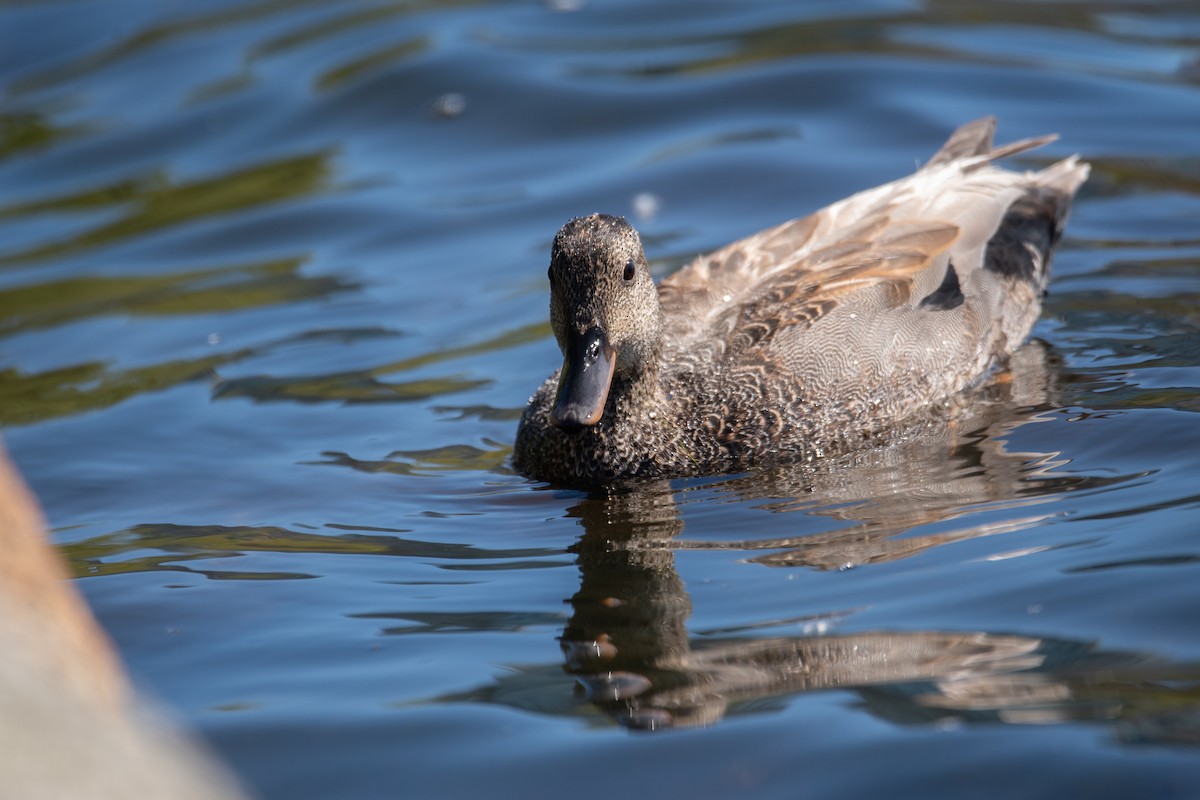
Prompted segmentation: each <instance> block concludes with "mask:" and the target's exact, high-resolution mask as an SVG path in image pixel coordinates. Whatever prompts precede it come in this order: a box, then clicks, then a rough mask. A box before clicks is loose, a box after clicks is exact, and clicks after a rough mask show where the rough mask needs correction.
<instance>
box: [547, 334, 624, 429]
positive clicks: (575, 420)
mask: <svg viewBox="0 0 1200 800" xmlns="http://www.w3.org/2000/svg"><path fill="white" fill-rule="evenodd" d="M616 361H617V351H616V350H614V349H612V348H611V347H609V346H608V339H607V338H606V337H605V336H604V331H602V330H601V329H600V328H599V327H596V326H593V327H591V328H588V329H587V331H585V332H584V333H583V334H582V335H579V334H575V333H572V334H571V335H570V340H569V341H568V342H567V353H566V358H565V359H564V360H563V368H562V375H561V376H560V377H559V379H558V398H557V400H556V401H555V403H554V410H553V411H552V412H550V422H552V423H553V424H554V426H555V427H557V428H560V429H562V430H564V431H566V432H567V433H578V432H579V431H580V430H582V429H583V428H584V427H585V426H586V427H590V426H592V425H595V424H596V423H597V422H599V421H600V417H601V416H603V414H604V404H605V402H607V400H608V388H609V387H610V386H611V385H612V376H613V365H614V364H615V363H616Z"/></svg>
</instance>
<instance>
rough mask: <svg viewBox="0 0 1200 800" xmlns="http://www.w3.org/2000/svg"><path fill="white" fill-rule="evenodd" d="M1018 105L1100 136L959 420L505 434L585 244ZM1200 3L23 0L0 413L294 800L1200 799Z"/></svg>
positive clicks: (228, 741)
mask: <svg viewBox="0 0 1200 800" xmlns="http://www.w3.org/2000/svg"><path fill="white" fill-rule="evenodd" d="M985 114H995V115H997V116H998V117H999V119H1000V138H1001V139H1002V140H1012V139H1017V138H1020V137H1024V136H1032V135H1037V134H1042V133H1046V132H1050V131H1055V132H1058V133H1060V134H1061V136H1062V138H1061V140H1060V141H1058V142H1057V143H1055V144H1053V145H1051V146H1049V147H1047V148H1045V149H1044V150H1041V151H1038V152H1036V153H1031V154H1029V155H1028V157H1025V158H1024V160H1020V159H1018V160H1017V161H1016V163H1015V164H1013V165H1010V166H1015V167H1018V168H1019V167H1026V168H1028V167H1032V166H1037V165H1040V164H1044V163H1048V162H1049V161H1050V160H1053V159H1057V158H1061V157H1065V156H1067V155H1069V154H1071V153H1080V154H1082V155H1083V156H1084V157H1085V158H1086V159H1087V160H1088V161H1090V162H1091V163H1092V164H1093V172H1092V179H1091V180H1090V182H1089V183H1088V184H1087V186H1085V187H1084V190H1083V192H1082V193H1081V195H1080V197H1079V200H1078V203H1077V205H1076V208H1075V212H1074V215H1073V218H1072V220H1071V223H1070V226H1069V228H1068V231H1067V237H1066V239H1065V240H1064V242H1063V244H1062V246H1061V248H1060V250H1059V253H1058V255H1057V258H1056V261H1055V266H1054V270H1055V276H1056V277H1055V280H1054V282H1053V284H1052V286H1051V293H1050V296H1049V297H1048V298H1047V303H1046V309H1045V312H1044V314H1043V318H1042V320H1041V321H1040V322H1039V324H1038V326H1037V328H1036V330H1035V337H1036V341H1035V342H1034V343H1033V344H1032V345H1031V346H1030V347H1028V348H1026V349H1025V350H1023V351H1022V353H1021V356H1020V358H1019V359H1018V360H1017V361H1016V362H1015V363H1014V365H1013V369H1012V372H1013V380H1012V381H1011V383H1010V384H1009V385H1007V386H1004V387H1000V388H998V389H997V390H996V392H995V393H994V396H988V397H986V398H983V399H981V400H980V402H979V406H978V408H977V409H976V416H975V417H974V418H973V420H972V423H971V424H970V425H969V426H966V427H964V428H963V429H959V430H954V431H944V432H941V433H937V432H935V433H933V434H930V435H929V436H928V437H923V438H916V439H906V440H901V441H896V442H894V443H890V444H888V445H887V446H884V447H881V448H879V449H878V450H875V451H871V452H869V453H863V454H855V455H851V456H847V457H843V458H837V459H828V460H827V461H825V462H823V463H819V464H817V465H814V466H811V467H804V468H796V469H793V470H780V471H774V472H772V473H769V474H749V475H737V476H717V477H711V478H704V479H688V480H683V481H675V482H671V483H663V484H659V485H654V486H648V487H645V488H644V489H643V490H642V491H640V492H637V493H634V494H633V495H624V496H620V497H612V498H606V497H603V496H592V497H589V496H587V495H586V494H584V493H581V492H575V491H566V490H557V489H553V488H549V487H546V486H544V485H540V484H536V483H531V482H529V481H527V480H525V479H524V478H522V477H520V476H518V475H516V474H514V473H512V472H511V470H510V469H509V468H508V465H507V464H508V461H507V460H508V456H509V452H510V445H511V442H512V438H513V434H514V432H515V428H516V419H517V417H518V416H519V414H520V410H521V408H522V407H523V405H524V402H525V400H526V399H527V398H528V396H529V394H530V393H531V392H532V391H533V389H534V388H535V387H536V386H537V385H538V384H539V383H540V382H541V381H542V380H543V379H544V378H545V376H546V375H547V374H549V373H550V372H551V371H552V370H553V368H554V366H555V364H556V360H557V359H558V358H559V356H558V354H557V350H556V348H555V345H554V342H553V339H552V337H551V335H550V332H549V326H548V322H547V286H546V282H545V278H544V275H545V265H546V263H547V260H548V251H549V242H550V240H551V238H552V237H553V235H554V232H555V231H556V230H557V228H558V227H559V226H560V225H561V224H562V223H563V222H564V221H565V220H567V219H568V218H570V217H572V216H575V215H578V214H584V213H590V212H593V211H605V212H609V213H620V214H625V215H627V216H629V217H630V219H631V220H632V221H633V222H634V223H635V224H636V225H637V226H638V228H639V229H640V230H641V232H642V237H643V241H644V242H645V243H646V248H647V254H648V256H649V258H650V259H651V263H652V266H653V268H654V270H655V271H656V274H659V275H662V274H666V273H668V272H670V271H671V270H672V269H674V268H676V267H677V266H678V265H680V264H682V263H685V262H686V261H688V260H689V259H690V258H692V257H693V256H695V255H696V254H698V253H702V252H705V251H707V250H710V249H713V248H715V247H717V246H719V245H722V244H724V243H726V242H728V241H730V240H733V239H735V238H738V237H740V236H744V235H747V234H749V233H752V232H754V231H757V230H759V229H761V228H763V227H766V226H768V225H771V224H775V223H778V222H781V221H783V220H786V219H788V218H791V217H795V216H799V215H801V214H804V213H807V212H809V211H812V210H814V209H816V208H818V207H820V206H821V205H824V204H825V203H828V202H832V201H834V200H836V199H839V198H841V197H843V196H845V195H848V194H850V193H852V192H854V191H857V190H859V189H862V188H866V187H869V186H873V185H876V184H879V183H882V182H884V181H887V180H891V179H894V178H897V177H899V176H901V175H904V174H906V173H908V172H909V171H911V170H912V169H913V167H914V166H915V165H917V164H919V163H921V162H922V161H923V160H925V159H926V158H928V157H929V155H930V154H932V152H933V151H934V150H935V149H936V148H937V147H938V145H939V144H940V143H941V141H942V140H943V139H944V137H945V136H946V135H947V134H948V133H949V132H950V130H952V129H953V128H954V127H956V126H957V125H959V124H961V123H963V122H965V121H967V120H970V119H973V118H975V117H979V116H982V115H985ZM1197 411H1200V10H1198V9H1197V8H1196V6H1195V4H1194V3H1188V2H1126V3H1122V2H1106V3H1072V2H1039V3H1026V2H1008V1H1005V2H1000V1H998V0H993V1H991V2H954V3H951V2H936V1H935V0H930V2H927V3H915V2H842V3H836V4H835V3H816V2H812V3H793V2H767V1H765V0H764V1H763V2H742V1H741V0H726V1H725V2H719V1H716V0H714V1H713V2H703V3H700V2H694V0H689V1H688V2H683V1H682V0H679V1H677V2H669V1H666V0H663V1H661V2H657V1H656V2H645V0H638V1H637V2H634V1H633V0H611V2H603V3H602V2H598V0H582V2H579V1H578V0H555V1H554V2H546V3H542V2H534V1H533V0H527V1H525V2H497V3H463V2H443V3H438V2H382V1H381V2H366V1H365V0H363V1H361V2H360V1H358V0H347V1H346V2H340V3H318V2H306V1H304V0H264V1H263V2H222V3H216V2H211V1H210V2H200V0H179V2H174V3H169V4H168V3H162V2H157V1H156V0H144V1H143V2H132V1H130V2H120V1H119V0H90V1H89V0H77V1H76V2H66V1H65V0H63V1H62V2H40V3H20V2H16V3H0V424H3V426H4V437H5V440H6V442H7V445H8V447H9V448H10V450H11V451H12V455H13V456H14V458H15V459H16V461H17V462H18V464H19V465H20V467H21V468H22V470H23V471H24V473H25V475H26V477H27V478H28V480H29V481H30V483H31V484H32V485H33V487H34V489H35V490H36V492H37V493H38V495H39V497H40V499H41V501H42V503H43V504H44V505H45V507H46V510H47V514H48V516H49V519H50V521H51V524H52V526H53V528H54V531H55V538H56V541H57V542H58V543H59V544H60V545H61V547H62V549H63V552H64V554H65V555H66V556H67V557H68V559H69V560H70V562H71V565H72V567H73V569H74V571H75V574H76V575H77V576H78V585H79V588H80V589H81V590H82V591H83V592H84V594H85V595H86V597H87V598H88V600H89V601H90V602H91V604H92V606H93V608H94V609H95V611H96V614H97V615H98V617H99V619H100V621H101V623H102V624H103V625H104V627H105V628H106V629H107V630H108V631H109V633H110V634H111V635H112V637H113V638H114V639H115V641H116V643H117V644H118V646H119V649H120V651H121V653H122V655H123V656H124V658H125V660H126V662H127V663H128V665H129V667H130V669H131V671H132V672H133V673H134V675H135V677H136V678H137V680H138V682H139V684H140V685H141V686H142V687H143V689H144V690H145V691H146V693H147V694H148V695H150V696H152V697H154V698H155V699H156V700H157V701H159V702H160V703H162V704H163V705H165V706H167V707H168V708H170V709H172V710H173V713H174V714H175V715H176V717H177V718H178V719H179V721H180V722H181V723H182V724H183V725H184V726H186V727H188V728H190V729H192V730H194V731H196V732H197V733H198V734H199V735H200V736H202V737H203V738H204V739H206V740H207V741H208V742H210V743H211V745H212V746H213V747H214V748H215V749H216V751H217V752H218V753H219V754H220V756H221V757H223V758H224V759H225V760H227V761H228V762H229V763H230V764H231V766H232V767H233V769H234V770H235V772H236V773H237V774H238V775H239V776H241V778H242V779H243V780H244V781H245V782H246V784H247V785H248V786H249V787H250V788H251V789H252V790H253V791H254V792H255V793H257V794H258V795H260V796H262V797H264V798H289V800H293V799H295V798H328V797H355V798H373V797H395V796H411V797H458V796H466V795H468V793H470V794H480V795H486V796H489V797H522V798H524V797H530V796H558V795H561V794H569V795H571V796H573V797H601V796H605V797H607V796H611V795H612V794H613V793H614V792H624V793H629V792H635V793H637V794H660V795H666V796H684V795H686V794H692V795H695V796H699V797H710V796H731V795H734V794H737V795H739V796H741V795H747V794H748V795H751V796H758V797H796V796H814V797H824V796H837V797H860V796H868V795H870V794H879V793H888V794H892V795H895V794H900V795H902V796H927V797H928V796H945V797H963V796H978V797H996V798H1000V797H1063V796H1079V797H1112V798H1125V797H1151V798H1158V797H1194V796H1196V795H1197V794H1200V753H1198V752H1197V749H1196V748H1197V745H1198V744H1200V635H1197V634H1198V632H1200V624H1198V622H1197V620H1200V542H1198V540H1197V530H1198V522H1200V480H1198V479H1197V475H1200V424H1198V423H1197V419H1198V418H1197V416H1196V413H1197Z"/></svg>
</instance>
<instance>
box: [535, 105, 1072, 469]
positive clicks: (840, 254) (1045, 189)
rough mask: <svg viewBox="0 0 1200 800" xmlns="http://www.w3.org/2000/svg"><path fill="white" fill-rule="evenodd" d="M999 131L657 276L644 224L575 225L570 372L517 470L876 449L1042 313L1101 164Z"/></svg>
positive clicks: (561, 249) (549, 399)
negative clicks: (1062, 243)
mask: <svg viewBox="0 0 1200 800" xmlns="http://www.w3.org/2000/svg"><path fill="white" fill-rule="evenodd" d="M994 129H995V120H994V119H991V118H987V119H982V120H977V121H975V122H972V123H969V124H967V125H964V126H963V127H962V128H960V129H959V130H958V131H956V132H955V133H954V134H953V135H952V136H951V137H950V139H949V140H948V141H947V142H946V144H945V145H944V146H943V147H942V149H941V150H939V151H938V152H937V153H936V154H935V155H934V157H933V158H932V159H931V160H930V162H929V163H928V164H926V165H925V166H924V167H922V168H921V169H919V170H918V171H917V172H915V173H914V174H912V175H910V176H908V177H906V178H903V179H901V180H898V181H895V182H892V183H888V184H885V185H883V186H880V187H877V188H875V189H870V190H867V191H864V192H860V193H859V194H856V195H853V196H851V197H849V198H847V199H845V200H842V201H840V202H838V203H835V204H833V205H831V206H828V207H826V208H824V209H822V210H820V211H818V212H816V213H814V214H812V215H810V216H807V217H802V218H800V219H796V220H792V221H790V222H786V223H784V224H782V225H779V226H776V227H774V228H769V229H767V230H764V231H761V232H760V233H757V234H755V235H753V236H750V237H747V238H745V239H742V240H740V241H737V242H735V243H733V244H730V245H728V246H726V247H724V248H722V249H720V250H718V251H716V252H714V253H712V254H710V255H707V256H701V257H700V258H698V259H696V260H695V261H694V262H692V263H691V264H689V265H688V266H686V267H684V268H683V269H681V270H679V271H678V272H676V273H674V274H673V275H670V276H668V277H667V278H665V279H663V281H662V282H661V284H659V285H658V286H655V285H654V282H653V280H652V279H651V277H650V272H649V268H648V265H647V263H646V258H645V255H644V253H643V252H642V247H641V243H640V240H639V239H638V236H637V232H636V231H634V229H633V228H632V227H631V226H630V225H629V224H628V223H627V222H626V221H625V220H624V219H622V218H619V217H612V216H607V215H602V214H595V215H592V216H590V217H582V218H578V219H574V220H571V221H570V222H568V223H567V224H566V225H564V226H563V228H562V229H561V230H560V231H559V233H558V235H557V236H556V237H555V242H554V246H553V250H552V253H551V264H550V270H549V275H550V282H551V304H550V311H551V314H550V316H551V323H552V327H553V328H554V333H555V338H556V339H557V340H558V343H559V346H560V348H561V349H562V351H563V355H564V361H563V367H562V368H561V369H560V370H559V371H558V372H557V373H555V374H554V375H552V376H551V377H550V379H549V380H547V381H546V383H545V384H543V385H542V386H541V387H540V388H539V389H538V390H537V391H536V392H535V393H534V395H533V396H532V397H531V398H530V401H529V405H528V406H527V408H526V410H525V413H524V415H523V417H522V419H521V422H520V425H519V427H518V431H517V438H516V443H515V445H514V453H513V463H514V466H515V467H516V468H517V469H518V470H519V471H521V472H522V473H524V474H526V475H528V476H529V477H532V478H536V479H540V480H545V481H548V482H551V483H556V484H560V485H568V486H596V485H604V484H608V483H611V482H614V481H618V480H621V479H624V478H636V477H674V476H683V475H702V474H716V473H722V472H729V471H735V470H742V469H746V468H748V467H751V466H753V465H755V464H760V463H764V462H779V461H789V460H798V459H808V458H813V457H815V456H819V455H822V454H825V453H830V452H837V451H844V450H847V449H852V448H854V447H860V446H863V445H864V444H865V443H869V442H870V441H871V440H872V439H874V438H877V437H878V436H879V435H880V434H881V433H882V432H885V431H888V430H891V429H894V428H896V427H897V426H899V425H901V424H902V423H903V422H904V421H905V420H910V419H912V418H913V417H914V416H915V415H918V414H919V413H920V412H921V411H922V410H927V409H930V408H932V407H936V406H938V405H940V404H945V403H946V402H947V401H948V400H949V399H951V398H953V397H954V396H955V395H958V394H959V393H961V392H963V391H964V390H966V389H969V388H971V387H972V386H974V385H977V384H978V383H980V382H981V381H983V380H984V379H985V378H986V377H987V376H988V374H989V373H990V372H991V371H992V370H993V369H994V368H995V367H996V366H997V365H999V364H1002V363H1003V362H1004V360H1005V359H1006V358H1007V357H1008V356H1009V355H1010V354H1011V353H1012V352H1013V351H1014V350H1015V349H1016V348H1017V347H1018V346H1019V345H1020V344H1021V343H1022V342H1023V341H1024V340H1025V338H1026V337H1027V336H1028V335H1029V331H1030V329H1031V328H1032V327H1033V324H1034V322H1035V321H1036V320H1037V318H1038V315H1039V313H1040V310H1041V298H1042V295H1043V294H1044V292H1045V288H1046V283H1047V280H1048V276H1049V263H1050V257H1051V251H1052V249H1053V247H1054V245H1055V244H1056V243H1057V241H1058V239H1059V237H1060V236H1061V234H1062V229H1063V226H1064V224H1065V222H1066V218H1067V214H1068V212H1069V209H1070V205H1071V201H1072V198H1073V197H1074V194H1075V192H1076V190H1077V189H1078V188H1079V186H1080V185H1081V184H1082V183H1083V182H1084V180H1086V178H1087V174H1088V165H1087V164H1085V163H1082V162H1080V161H1079V160H1078V159H1077V158H1076V157H1071V158H1068V159H1065V160H1063V161H1059V162H1057V163H1055V164H1053V165H1051V166H1049V167H1047V168H1045V169H1043V170H1041V171H1039V172H1024V173H1018V172H1012V171H1008V170H1003V169H1000V168H998V167H996V166H994V165H993V163H992V162H994V161H995V160H996V159H998V158H1001V157H1003V156H1006V155H1011V154H1013V153H1018V152H1022V151H1025V150H1028V149H1031V148H1034V147H1038V146H1041V145H1043V144H1046V143H1047V142H1049V141H1052V140H1053V138H1054V137H1041V138H1038V139H1028V140H1023V141H1020V142H1016V143H1014V144H1011V145H1007V146H1003V147H993V145H992V134H993V131H994Z"/></svg>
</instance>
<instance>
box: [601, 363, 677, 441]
mask: <svg viewBox="0 0 1200 800" xmlns="http://www.w3.org/2000/svg"><path fill="white" fill-rule="evenodd" d="M664 410H665V409H664V396H663V390H662V384H661V383H660V381H659V363H658V358H653V359H648V363H647V364H645V365H644V366H643V367H642V368H641V369H639V370H637V371H636V372H632V373H626V374H619V375H616V376H615V377H614V378H613V384H612V388H611V389H610V390H609V397H608V404H607V408H606V409H605V412H604V418H605V419H606V420H608V421H609V424H610V425H611V428H612V430H613V431H614V432H616V433H617V435H618V436H619V435H621V434H622V433H627V434H629V435H640V434H644V433H645V432H646V431H647V429H649V428H653V427H656V426H657V425H658V424H659V423H661V421H662V415H663V412H664ZM647 446H649V442H647Z"/></svg>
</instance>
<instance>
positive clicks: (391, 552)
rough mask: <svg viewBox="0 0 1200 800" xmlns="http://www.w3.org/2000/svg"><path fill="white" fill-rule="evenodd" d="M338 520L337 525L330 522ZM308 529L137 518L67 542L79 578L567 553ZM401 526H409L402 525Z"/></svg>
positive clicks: (254, 575)
mask: <svg viewBox="0 0 1200 800" xmlns="http://www.w3.org/2000/svg"><path fill="white" fill-rule="evenodd" d="M330 527H333V526H330ZM345 527H346V526H337V528H336V529H338V530H339V532H338V533H336V534H323V533H304V532H301V531H294V530H290V529H288V528H281V527H274V526H261V527H250V526H225V525H171V524H147V525H135V526H134V527H132V528H129V529H127V530H122V531H117V532H115V533H109V534H105V535H103V536H97V537H95V538H92V539H87V540H84V541H82V542H75V543H73V544H67V545H63V547H62V551H63V554H64V555H65V556H66V558H67V560H68V562H69V564H70V567H71V571H72V572H73V574H74V575H75V577H78V578H85V577H96V576H103V575H122V574H127V573H132V572H153V571H171V572H195V573H200V574H203V575H205V576H206V577H209V578H216V579H230V578H241V579H244V580H264V579H272V578H273V579H281V578H303V577H315V576H313V575H308V574H305V573H293V572H288V573H271V572H236V571H231V570H220V571H213V570H201V569H196V568H192V567H189V566H186V564H187V563H188V562H196V561H203V560H209V559H218V558H220V559H224V558H233V557H236V556H240V555H242V554H243V553H249V552H261V553H288V554H296V553H307V554H312V555H361V556H401V557H405V558H416V559H439V560H449V561H471V562H481V561H497V560H499V561H507V560H512V559H531V558H532V559H541V558H547V557H557V556H561V555H562V554H563V551H562V550H561V549H555V548H517V549H494V550H492V549H486V548H480V547H474V546H472V545H466V544H455V543H449V542H427V541H421V540H418V539H406V538H402V537H400V536H395V535H380V534H377V533H371V534H361V533H350V532H345V531H344V528H345ZM395 532H396V533H404V532H405V531H402V530H396V531H395ZM143 550H151V551H157V552H154V553H152V554H149V555H142V556H137V557H135V558H122V556H123V555H125V554H126V553H131V552H137V551H143Z"/></svg>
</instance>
